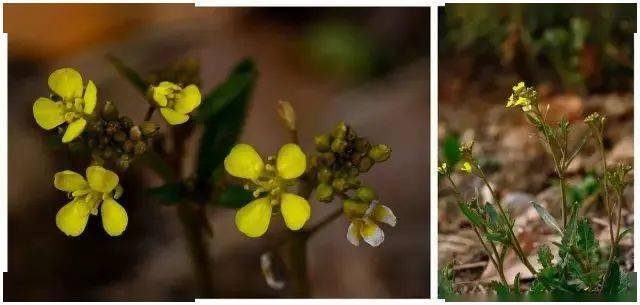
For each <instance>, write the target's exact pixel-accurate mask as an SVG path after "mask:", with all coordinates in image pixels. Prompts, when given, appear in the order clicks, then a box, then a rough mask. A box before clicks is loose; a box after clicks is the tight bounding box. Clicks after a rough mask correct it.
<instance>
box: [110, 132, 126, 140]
mask: <svg viewBox="0 0 640 305" xmlns="http://www.w3.org/2000/svg"><path fill="white" fill-rule="evenodd" d="M113 139H114V140H115V141H116V142H120V143H122V142H124V141H126V140H127V134H125V133H124V131H122V130H118V132H116V133H115V134H114V135H113Z"/></svg>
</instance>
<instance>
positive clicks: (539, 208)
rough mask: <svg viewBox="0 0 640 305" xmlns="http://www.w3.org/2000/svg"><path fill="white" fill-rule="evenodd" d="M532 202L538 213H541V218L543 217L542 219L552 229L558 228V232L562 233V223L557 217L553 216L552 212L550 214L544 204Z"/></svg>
mask: <svg viewBox="0 0 640 305" xmlns="http://www.w3.org/2000/svg"><path fill="white" fill-rule="evenodd" d="M531 203H532V204H533V207H534V208H535V209H536V212H538V215H540V218H542V220H543V221H544V222H545V223H546V224H547V225H548V226H550V227H551V228H552V229H554V230H556V232H558V233H559V234H560V235H562V229H560V225H559V224H558V222H557V221H556V219H555V218H554V217H553V216H551V214H549V212H548V211H547V209H545V208H544V207H543V206H541V205H539V204H538V203H537V202H535V201H531Z"/></svg>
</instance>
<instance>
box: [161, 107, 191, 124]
mask: <svg viewBox="0 0 640 305" xmlns="http://www.w3.org/2000/svg"><path fill="white" fill-rule="evenodd" d="M160 114H162V117H164V119H165V120H166V121H167V123H169V124H171V125H180V124H182V123H184V122H186V121H188V120H189V116H188V115H186V114H182V113H179V112H177V111H174V110H171V109H169V108H166V107H165V108H160Z"/></svg>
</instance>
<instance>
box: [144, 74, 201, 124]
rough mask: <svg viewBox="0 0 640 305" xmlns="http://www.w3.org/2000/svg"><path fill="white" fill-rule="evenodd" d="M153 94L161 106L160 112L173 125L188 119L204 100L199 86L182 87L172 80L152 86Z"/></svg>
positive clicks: (155, 100) (154, 99)
mask: <svg viewBox="0 0 640 305" xmlns="http://www.w3.org/2000/svg"><path fill="white" fill-rule="evenodd" d="M151 95H152V97H153V101H154V102H155V103H156V104H157V105H158V106H159V107H160V114H162V117H164V119H165V120H166V121H167V122H168V123H169V124H171V125H179V124H182V123H184V122H186V121H188V120H189V115H188V114H189V113H190V112H191V111H193V110H194V109H196V108H198V106H200V102H201V101H202V97H201V95H200V89H198V86H196V85H189V86H186V87H184V88H182V87H180V86H178V85H176V84H174V83H172V82H161V83H160V84H158V86H154V87H151Z"/></svg>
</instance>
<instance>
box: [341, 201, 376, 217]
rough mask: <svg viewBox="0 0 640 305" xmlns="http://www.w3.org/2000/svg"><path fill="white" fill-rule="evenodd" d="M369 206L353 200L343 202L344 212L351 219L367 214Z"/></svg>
mask: <svg viewBox="0 0 640 305" xmlns="http://www.w3.org/2000/svg"><path fill="white" fill-rule="evenodd" d="M368 207H369V206H368V205H367V204H366V203H362V202H359V201H357V200H353V199H345V200H344V201H343V202H342V210H343V211H344V214H345V215H347V217H349V218H354V217H362V216H364V213H366V212H367V208H368Z"/></svg>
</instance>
